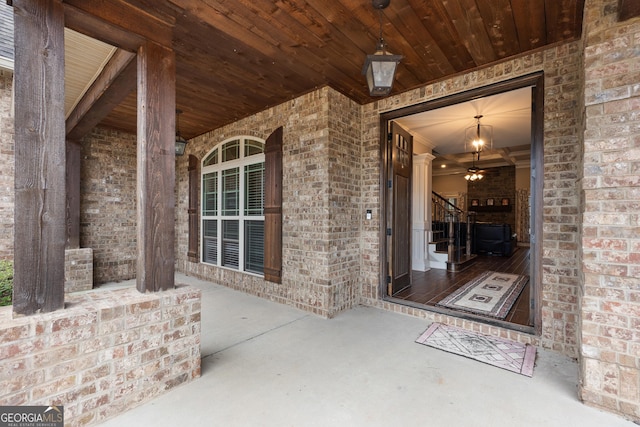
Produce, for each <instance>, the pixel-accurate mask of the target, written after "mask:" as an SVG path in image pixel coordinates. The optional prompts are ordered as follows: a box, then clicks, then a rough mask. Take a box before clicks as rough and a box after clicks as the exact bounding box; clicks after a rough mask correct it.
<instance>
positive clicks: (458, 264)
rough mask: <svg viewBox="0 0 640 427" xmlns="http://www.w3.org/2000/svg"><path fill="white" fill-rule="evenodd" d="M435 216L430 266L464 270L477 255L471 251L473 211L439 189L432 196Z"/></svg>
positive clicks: (432, 226) (432, 221)
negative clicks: (455, 203)
mask: <svg viewBox="0 0 640 427" xmlns="http://www.w3.org/2000/svg"><path fill="white" fill-rule="evenodd" d="M431 204H432V209H431V213H432V218H431V238H430V241H429V265H430V266H431V268H440V269H446V270H447V271H452V272H453V271H462V270H464V269H465V268H467V267H468V266H470V265H471V264H472V263H473V262H474V261H475V258H476V256H475V255H472V254H471V237H472V236H471V230H472V223H473V221H474V220H475V216H474V213H473V212H465V211H463V210H462V209H460V208H458V207H457V206H455V205H453V204H451V203H449V201H448V200H447V199H445V198H444V197H442V196H440V195H439V194H438V193H436V192H432V195H431Z"/></svg>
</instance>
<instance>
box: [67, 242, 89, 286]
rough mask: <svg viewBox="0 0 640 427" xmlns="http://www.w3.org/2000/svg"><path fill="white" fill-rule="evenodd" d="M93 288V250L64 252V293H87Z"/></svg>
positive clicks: (68, 250)
mask: <svg viewBox="0 0 640 427" xmlns="http://www.w3.org/2000/svg"><path fill="white" fill-rule="evenodd" d="M92 288H93V250H92V249H91V248H80V249H66V250H65V251H64V292H65V293H70V292H79V291H88V290H90V289H92Z"/></svg>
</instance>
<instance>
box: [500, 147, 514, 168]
mask: <svg viewBox="0 0 640 427" xmlns="http://www.w3.org/2000/svg"><path fill="white" fill-rule="evenodd" d="M496 152H497V153H498V154H500V157H502V158H503V159H504V161H505V162H507V163H508V164H509V165H511V166H513V165H515V164H516V160H515V159H514V158H513V157H511V156H510V155H509V154H510V153H511V151H510V150H509V149H508V148H498V149H497V150H496Z"/></svg>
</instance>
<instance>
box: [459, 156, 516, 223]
mask: <svg viewBox="0 0 640 427" xmlns="http://www.w3.org/2000/svg"><path fill="white" fill-rule="evenodd" d="M467 186H468V187H467V188H468V190H467V205H468V206H471V200H473V199H478V200H479V203H480V206H486V205H487V199H493V206H502V199H503V198H507V199H509V206H510V207H509V208H508V209H509V210H507V211H500V212H498V211H496V212H491V211H487V210H486V209H485V210H481V211H479V212H478V213H477V214H476V221H478V222H491V223H494V224H509V225H510V226H511V230H512V232H515V230H516V210H515V203H516V167H515V166H504V167H500V168H489V169H486V170H485V178H484V179H483V180H481V181H479V182H467Z"/></svg>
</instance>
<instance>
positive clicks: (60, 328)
mask: <svg viewBox="0 0 640 427" xmlns="http://www.w3.org/2000/svg"><path fill="white" fill-rule="evenodd" d="M200 298H201V296H200V290H199V289H195V288H191V287H188V286H180V287H178V288H176V289H173V290H170V291H165V292H162V293H152V294H149V293H147V294H141V293H139V292H138V291H137V290H136V289H135V288H127V289H120V290H104V289H103V290H100V291H90V292H79V293H74V294H70V295H67V296H66V297H65V300H66V303H67V304H68V305H69V307H68V308H66V309H64V310H58V311H55V312H52V313H45V314H36V315H33V316H29V317H19V318H16V319H12V313H11V307H0V405H3V406H6V405H63V406H64V410H65V425H66V426H84V425H92V424H97V423H99V422H101V421H104V420H105V419H107V418H110V417H113V416H115V415H118V414H120V413H122V412H123V411H125V410H127V409H130V408H132V407H135V406H138V405H140V404H142V403H144V402H146V401H148V400H150V399H152V398H154V397H156V396H159V395H160V394H162V393H164V392H166V391H167V390H169V389H171V388H173V387H175V386H177V385H180V384H183V383H186V382H188V381H191V380H193V379H195V378H197V377H199V376H200V309H201V302H200Z"/></svg>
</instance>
